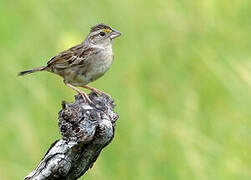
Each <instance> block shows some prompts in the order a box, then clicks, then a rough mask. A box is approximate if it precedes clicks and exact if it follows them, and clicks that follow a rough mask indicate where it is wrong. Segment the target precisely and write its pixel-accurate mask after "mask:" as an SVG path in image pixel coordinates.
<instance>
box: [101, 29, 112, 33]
mask: <svg viewBox="0 0 251 180" xmlns="http://www.w3.org/2000/svg"><path fill="white" fill-rule="evenodd" d="M103 31H105V32H108V33H109V32H111V31H112V30H110V29H103Z"/></svg>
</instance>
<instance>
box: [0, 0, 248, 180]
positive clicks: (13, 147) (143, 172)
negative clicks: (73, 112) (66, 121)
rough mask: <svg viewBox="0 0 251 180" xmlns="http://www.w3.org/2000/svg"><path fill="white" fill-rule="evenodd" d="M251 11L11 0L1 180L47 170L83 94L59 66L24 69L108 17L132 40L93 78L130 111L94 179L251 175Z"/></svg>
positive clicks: (4, 16) (159, 0) (1, 6)
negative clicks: (63, 116)
mask: <svg viewBox="0 0 251 180" xmlns="http://www.w3.org/2000/svg"><path fill="white" fill-rule="evenodd" d="M250 18H251V1H250V0H233V1H228V0H210V1H209V0H194V1H192V0H190V1H188V0H179V1H177V0H156V1H150V0H138V1H135V0H128V1H115V0H114V1H112V0H102V1H100V0H99V1H93V0H87V1H80V0H74V1H70V0H60V1H59V0H58V1H56V0H43V1H34V0H17V1H7V0H2V1H0V52H1V53H0V66H1V70H0V80H1V88H0V92H1V93H0V100H1V101H0V143H1V144H0V179H1V180H15V179H22V178H23V177H24V176H26V175H27V174H28V173H29V172H31V171H32V170H33V169H34V168H35V167H36V165H37V164H38V163H39V161H40V160H41V158H42V157H43V155H44V154H45V152H46V150H47V149H48V148H49V146H50V144H51V143H52V142H53V141H54V140H56V139H58V138H60V135H59V133H58V127H57V113H58V111H59V110H60V108H61V106H60V104H61V101H62V100H66V101H68V102H70V101H73V95H74V94H75V92H73V91H72V90H71V89H70V88H68V87H65V86H64V84H63V82H62V79H61V78H60V77H58V76H55V75H52V74H50V73H46V72H44V73H36V74H33V75H30V76H26V77H17V76H16V74H17V73H18V72H19V71H21V70H25V69H28V68H31V67H36V66H41V65H44V64H45V63H46V62H47V60H49V59H50V58H51V57H53V56H54V55H56V54H57V53H58V52H60V51H62V50H65V49H67V48H69V47H71V46H73V45H75V44H77V43H80V42H81V41H82V40H83V39H84V38H85V36H86V35H87V34H88V31H89V28H90V27H91V26H93V25H95V24H97V23H100V22H104V23H106V24H109V25H111V26H112V27H113V28H115V29H117V30H119V31H121V32H123V36H121V37H120V38H118V39H116V40H115V42H114V53H115V61H114V64H113V66H112V68H111V69H110V70H109V71H108V73H107V74H106V75H105V76H104V77H103V78H101V79H99V80H98V81H96V82H94V83H92V84H90V85H92V86H94V87H96V88H98V89H100V90H103V91H105V92H107V93H109V94H111V95H112V97H113V98H114V99H115V102H116V104H117V107H116V111H117V112H118V113H119V115H120V118H119V120H118V121H117V128H116V136H115V138H114V140H113V142H112V143H111V144H110V145H109V146H108V147H107V148H106V149H105V150H103V151H102V153H101V155H100V157H99V158H98V160H97V162H96V163H95V164H94V167H93V168H92V169H91V170H89V171H88V172H87V174H86V175H85V176H84V177H85V179H88V180H96V179H104V180H118V179H119V180H128V179H135V180H136V179H137V180H139V179H144V180H153V179H163V180H164V179H171V180H176V179H177V180H179V179H181V180H183V179H185V180H186V179H189V180H190V179H192V180H193V179H195V180H202V179H203V180H205V179H208V180H212V179H213V180H215V179H217V180H218V179H219V180H222V179H227V180H232V179H233V180H235V179H236V180H250V179H251V155H250V152H251V122H250V120H251V109H250V107H251V61H250V60H251V51H250V47H251V38H250V35H251V23H250V22H251V21H250ZM81 179H84V178H83V177H82V178H81Z"/></svg>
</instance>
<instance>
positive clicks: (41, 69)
mask: <svg viewBox="0 0 251 180" xmlns="http://www.w3.org/2000/svg"><path fill="white" fill-rule="evenodd" d="M45 68H46V67H37V68H33V69H28V70H26V71H22V72H20V73H18V76H23V75H26V74H31V73H34V72H37V71H43V70H45Z"/></svg>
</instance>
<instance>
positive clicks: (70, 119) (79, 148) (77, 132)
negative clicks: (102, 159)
mask: <svg viewBox="0 0 251 180" xmlns="http://www.w3.org/2000/svg"><path fill="white" fill-rule="evenodd" d="M90 99H91V100H92V101H93V103H94V105H90V104H88V103H86V102H84V101H83V99H82V97H81V96H79V95H76V96H75V102H74V103H65V102H63V103H62V110H61V111H60V112H59V117H58V125H59V130H60V134H61V135H62V138H61V139H59V140H57V141H55V142H54V143H53V144H52V145H51V147H50V148H49V150H48V151H47V153H46V154H45V156H44V158H43V159H42V160H41V162H40V163H39V165H38V166H37V167H36V169H34V170H33V171H32V172H31V173H30V174H29V175H28V176H26V177H25V180H45V179H46V180H59V179H60V180H73V179H78V178H79V177H81V176H82V175H83V174H84V173H85V172H86V171H87V170H88V169H89V168H91V167H92V166H93V164H94V162H95V161H96V159H97V158H98V156H99V154H100V152H101V150H102V149H103V148H104V147H105V146H106V145H108V144H109V143H110V142H111V141H112V139H113V137H114V130H115V129H114V128H115V122H116V120H117V119H118V115H117V114H116V113H115V112H114V111H113V109H114V106H115V105H114V103H113V100H112V99H111V98H109V97H107V96H105V95H102V96H97V95H96V94H94V93H91V94H90Z"/></svg>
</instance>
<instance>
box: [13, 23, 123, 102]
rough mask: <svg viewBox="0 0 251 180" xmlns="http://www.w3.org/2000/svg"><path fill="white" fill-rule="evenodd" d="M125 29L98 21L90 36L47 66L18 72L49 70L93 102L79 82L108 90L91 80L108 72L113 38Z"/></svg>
mask: <svg viewBox="0 0 251 180" xmlns="http://www.w3.org/2000/svg"><path fill="white" fill-rule="evenodd" d="M120 35H121V32H119V31H116V30H114V29H112V28H111V27H109V26H107V25H105V24H98V25H96V26H93V27H92V28H91V31H90V33H89V35H88V36H87V38H86V39H85V40H84V41H83V42H82V43H81V44H78V45H76V46H74V47H72V48H70V49H68V50H66V51H63V52H61V53H59V54H58V55H56V56H54V57H53V58H51V59H50V60H49V61H48V62H47V65H46V66H43V67H38V68H33V69H29V70H26V71H22V72H20V73H19V74H18V75H20V76H21V75H25V74H30V73H33V72H37V71H48V72H52V73H55V74H58V75H59V76H61V77H63V78H64V83H65V84H66V86H68V87H70V88H72V89H74V90H75V91H77V92H78V93H79V94H81V95H82V97H83V98H84V99H85V100H86V101H88V102H89V103H91V100H90V99H89V97H88V96H87V94H86V93H84V92H82V91H81V90H79V89H78V88H76V87H75V86H79V87H83V88H86V89H89V90H91V91H93V92H95V93H97V94H100V95H101V94H105V93H103V92H102V91H100V90H97V89H95V88H93V87H90V86H88V85H87V84H88V83H90V82H92V81H95V80H97V79H98V78H100V77H101V76H103V75H104V74H105V72H106V71H107V70H108V69H109V68H110V66H111V65H112V62H113V51H112V44H113V39H114V38H116V37H119V36H120Z"/></svg>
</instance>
